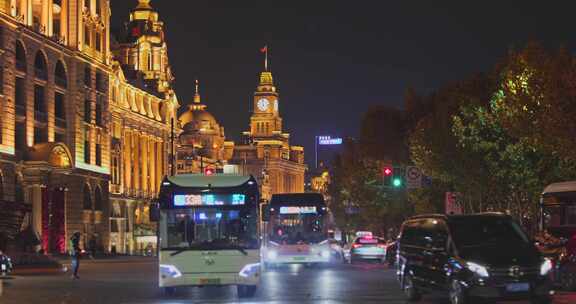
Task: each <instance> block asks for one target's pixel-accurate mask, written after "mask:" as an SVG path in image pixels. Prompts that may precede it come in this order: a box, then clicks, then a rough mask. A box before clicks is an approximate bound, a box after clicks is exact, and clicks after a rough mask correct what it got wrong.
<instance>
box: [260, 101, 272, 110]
mask: <svg viewBox="0 0 576 304" xmlns="http://www.w3.org/2000/svg"><path fill="white" fill-rule="evenodd" d="M269 105H270V102H269V101H268V99H266V98H262V99H260V100H258V110H260V111H266V110H268V106H269Z"/></svg>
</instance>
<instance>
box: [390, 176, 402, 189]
mask: <svg viewBox="0 0 576 304" xmlns="http://www.w3.org/2000/svg"><path fill="white" fill-rule="evenodd" d="M392 186H394V187H400V186H402V180H401V179H400V178H399V177H396V178H394V179H393V180H392Z"/></svg>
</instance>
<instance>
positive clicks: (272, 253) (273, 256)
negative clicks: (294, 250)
mask: <svg viewBox="0 0 576 304" xmlns="http://www.w3.org/2000/svg"><path fill="white" fill-rule="evenodd" d="M266 257H267V258H268V259H269V260H275V259H276V258H277V257H278V253H277V252H276V251H275V250H270V251H268V253H267V254H266Z"/></svg>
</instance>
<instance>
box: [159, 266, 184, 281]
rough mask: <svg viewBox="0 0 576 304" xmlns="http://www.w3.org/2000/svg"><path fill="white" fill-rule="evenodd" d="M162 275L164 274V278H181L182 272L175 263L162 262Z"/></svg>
mask: <svg viewBox="0 0 576 304" xmlns="http://www.w3.org/2000/svg"><path fill="white" fill-rule="evenodd" d="M160 275H162V277H163V278H166V277H168V278H179V277H181V276H182V273H181V272H180V270H178V268H176V266H174V265H165V264H160Z"/></svg>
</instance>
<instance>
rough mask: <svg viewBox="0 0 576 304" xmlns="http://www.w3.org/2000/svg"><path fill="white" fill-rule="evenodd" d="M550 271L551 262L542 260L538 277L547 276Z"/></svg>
mask: <svg viewBox="0 0 576 304" xmlns="http://www.w3.org/2000/svg"><path fill="white" fill-rule="evenodd" d="M550 270H552V261H551V260H550V259H544V262H542V265H540V275H542V276H545V275H547V274H548V273H549V272H550Z"/></svg>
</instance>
